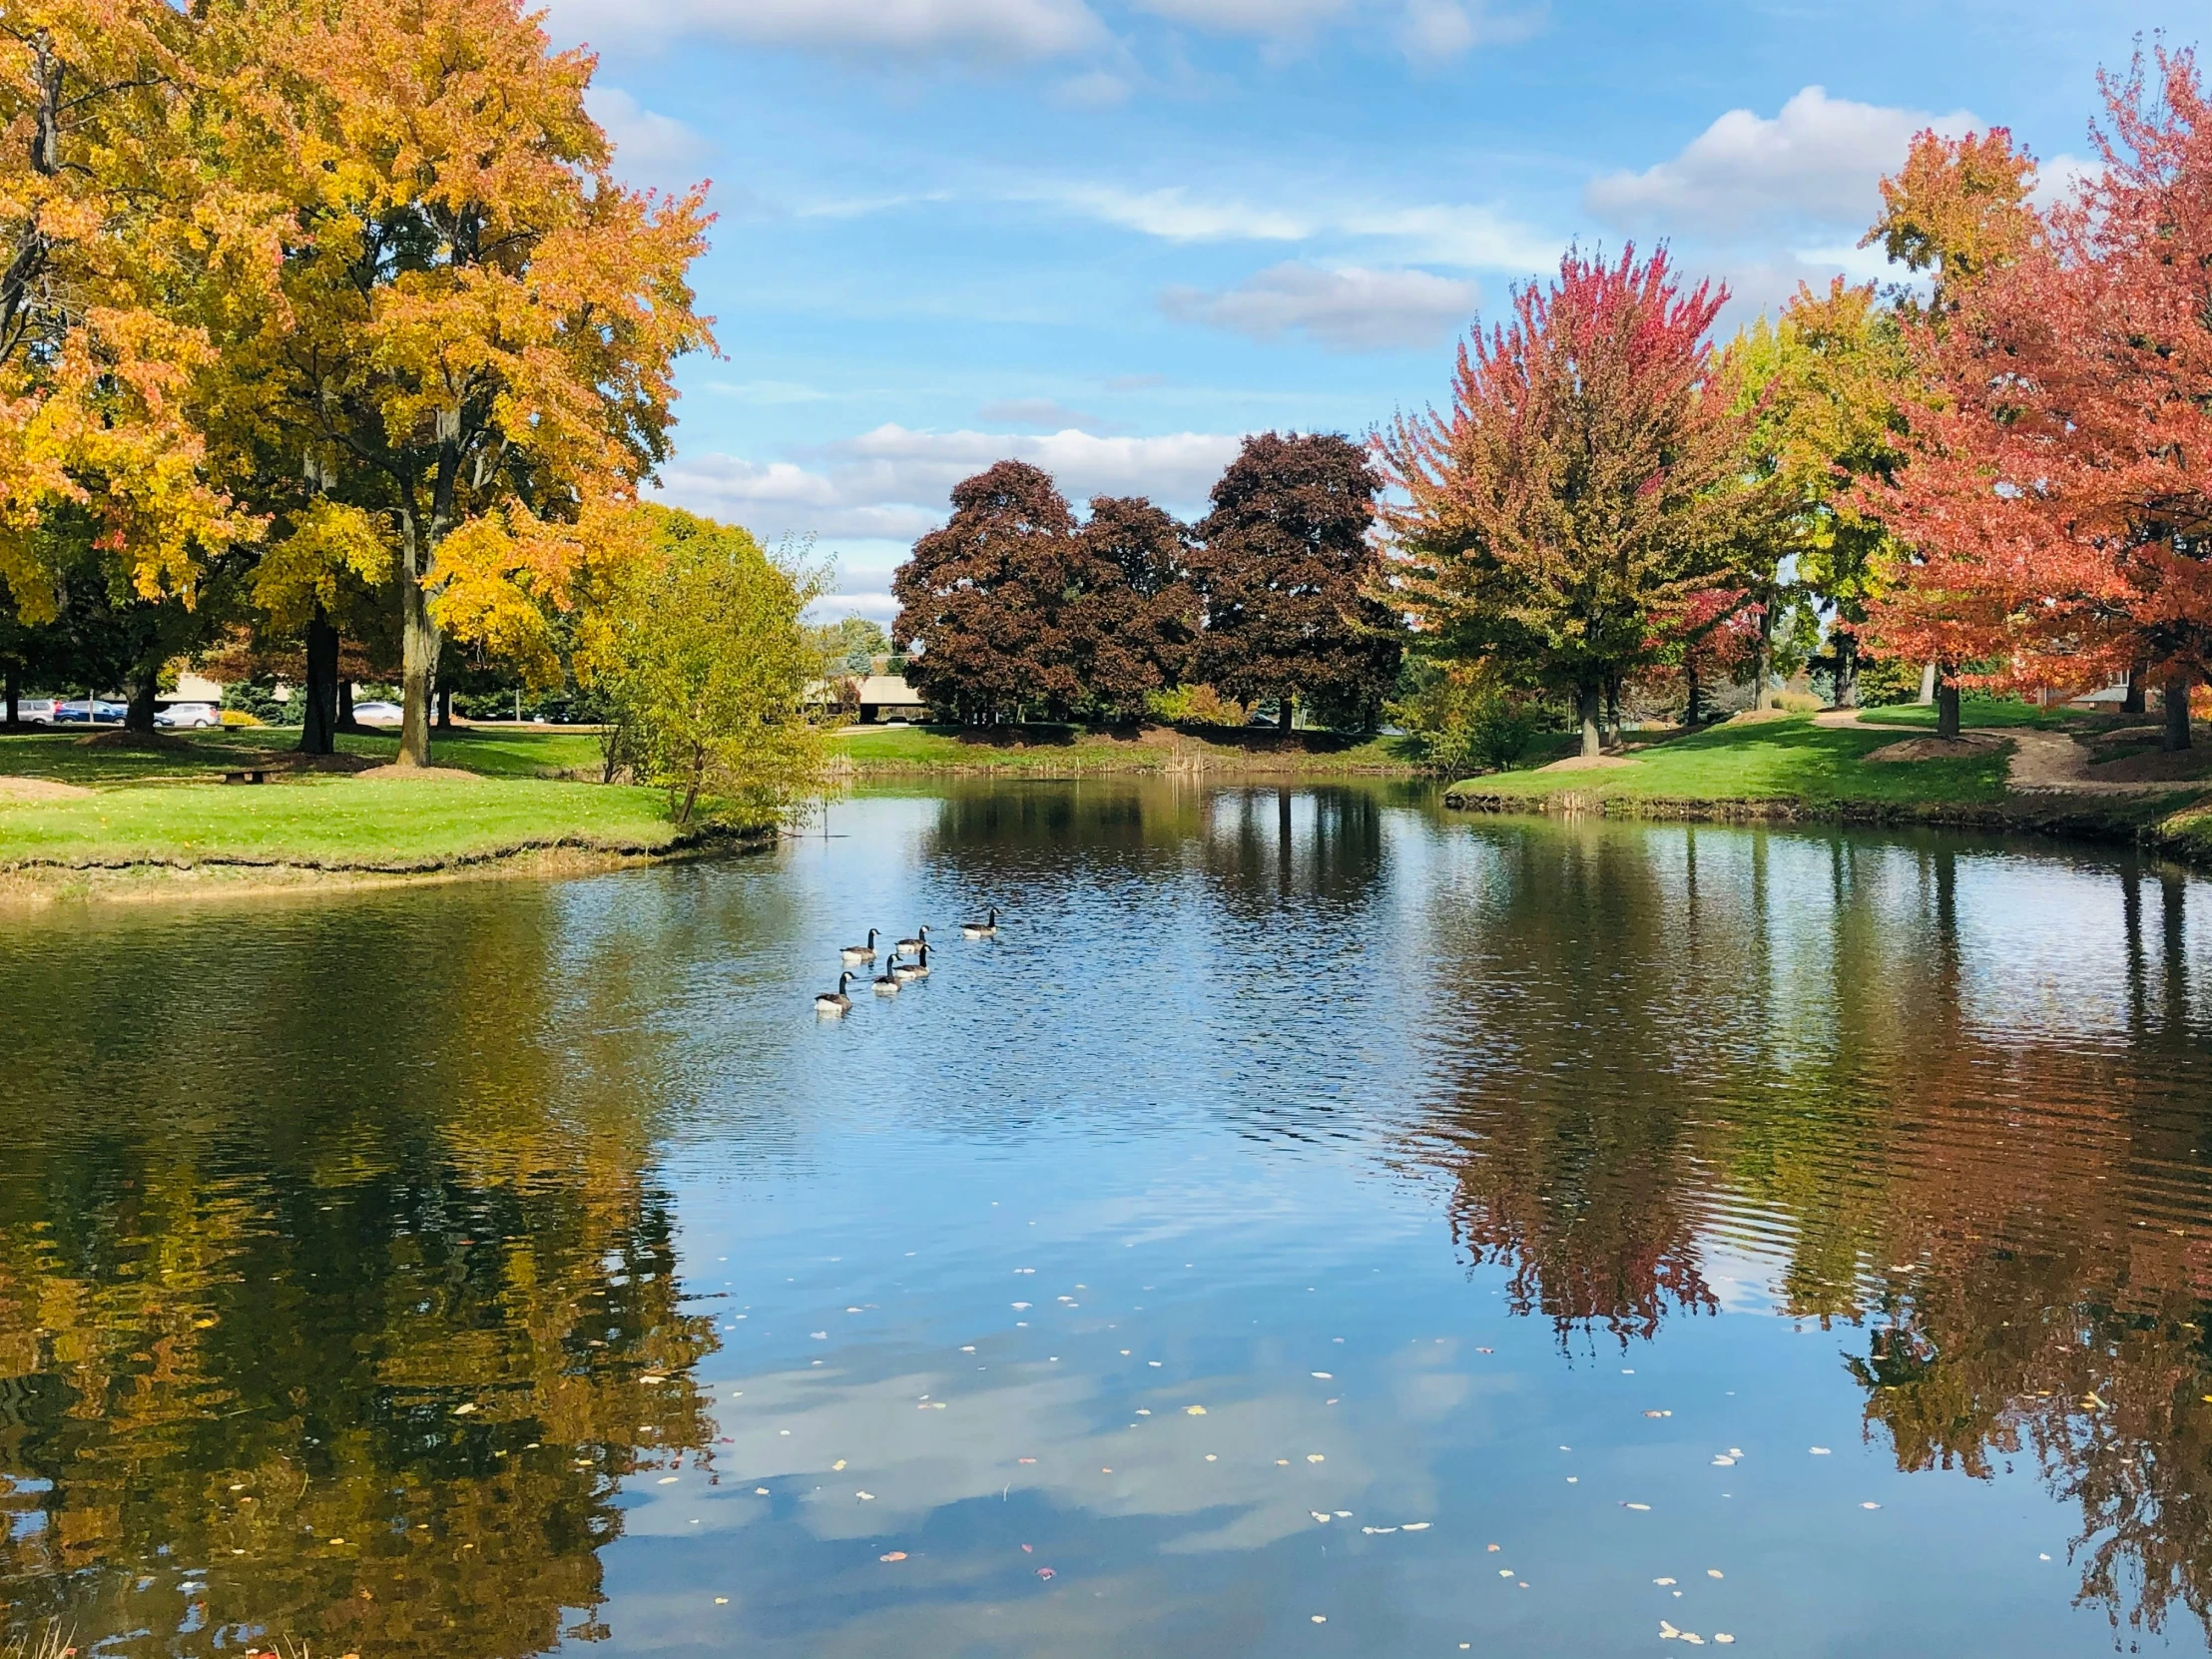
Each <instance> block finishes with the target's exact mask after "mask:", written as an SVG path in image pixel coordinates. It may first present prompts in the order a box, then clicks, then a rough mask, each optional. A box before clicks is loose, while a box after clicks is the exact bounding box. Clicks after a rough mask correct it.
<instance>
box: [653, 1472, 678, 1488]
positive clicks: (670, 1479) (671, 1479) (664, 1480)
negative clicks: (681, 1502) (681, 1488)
mask: <svg viewBox="0 0 2212 1659" xmlns="http://www.w3.org/2000/svg"><path fill="white" fill-rule="evenodd" d="M655 1484H656V1485H660V1486H673V1485H675V1484H676V1476H674V1475H673V1474H664V1475H662V1476H661V1478H660V1479H659V1480H658V1481H656V1482H655Z"/></svg>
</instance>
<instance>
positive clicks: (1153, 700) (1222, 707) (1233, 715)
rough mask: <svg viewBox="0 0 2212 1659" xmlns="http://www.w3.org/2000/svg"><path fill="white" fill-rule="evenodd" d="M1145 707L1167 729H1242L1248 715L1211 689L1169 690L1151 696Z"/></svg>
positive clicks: (1241, 708) (1231, 699)
mask: <svg viewBox="0 0 2212 1659" xmlns="http://www.w3.org/2000/svg"><path fill="white" fill-rule="evenodd" d="M1145 707H1146V709H1147V710H1149V711H1150V713H1151V715H1152V718H1153V719H1154V720H1157V721H1160V722H1162V723H1164V724H1166V725H1169V726H1242V725H1243V724H1244V723H1245V721H1246V720H1247V719H1249V718H1250V713H1251V712H1250V711H1249V710H1248V709H1246V708H1245V706H1244V705H1243V704H1242V703H1239V702H1237V701H1236V700H1235V699H1234V698H1228V697H1224V696H1222V695H1221V693H1220V692H1218V691H1216V690H1214V688H1213V687H1211V686H1172V687H1170V688H1169V689H1168V690H1166V691H1158V692H1154V693H1152V694H1151V695H1150V696H1149V697H1147V698H1146V699H1145Z"/></svg>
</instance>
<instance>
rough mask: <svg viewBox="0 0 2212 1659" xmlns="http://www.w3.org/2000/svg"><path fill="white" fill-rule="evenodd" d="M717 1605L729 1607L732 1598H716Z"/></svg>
mask: <svg viewBox="0 0 2212 1659" xmlns="http://www.w3.org/2000/svg"><path fill="white" fill-rule="evenodd" d="M715 1605H716V1606H717V1607H727V1606H729V1605H730V1598H729V1597H728V1596H716V1597H715Z"/></svg>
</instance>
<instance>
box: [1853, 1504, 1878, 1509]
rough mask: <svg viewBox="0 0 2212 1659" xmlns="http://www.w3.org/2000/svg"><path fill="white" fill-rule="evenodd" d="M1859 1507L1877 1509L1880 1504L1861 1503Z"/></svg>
mask: <svg viewBox="0 0 2212 1659" xmlns="http://www.w3.org/2000/svg"><path fill="white" fill-rule="evenodd" d="M1859 1507H1860V1508H1862V1509H1879V1508H1881V1507H1882V1505H1881V1504H1879V1503H1862V1504H1860V1505H1859Z"/></svg>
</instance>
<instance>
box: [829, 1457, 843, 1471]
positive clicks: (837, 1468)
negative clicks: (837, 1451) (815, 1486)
mask: <svg viewBox="0 0 2212 1659" xmlns="http://www.w3.org/2000/svg"><path fill="white" fill-rule="evenodd" d="M843 1467H844V1459H843V1458H842V1457H839V1458H838V1459H837V1460H836V1461H835V1462H834V1463H831V1464H830V1471H831V1472H832V1473H835V1472H838V1471H840V1470H842V1469H843Z"/></svg>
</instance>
